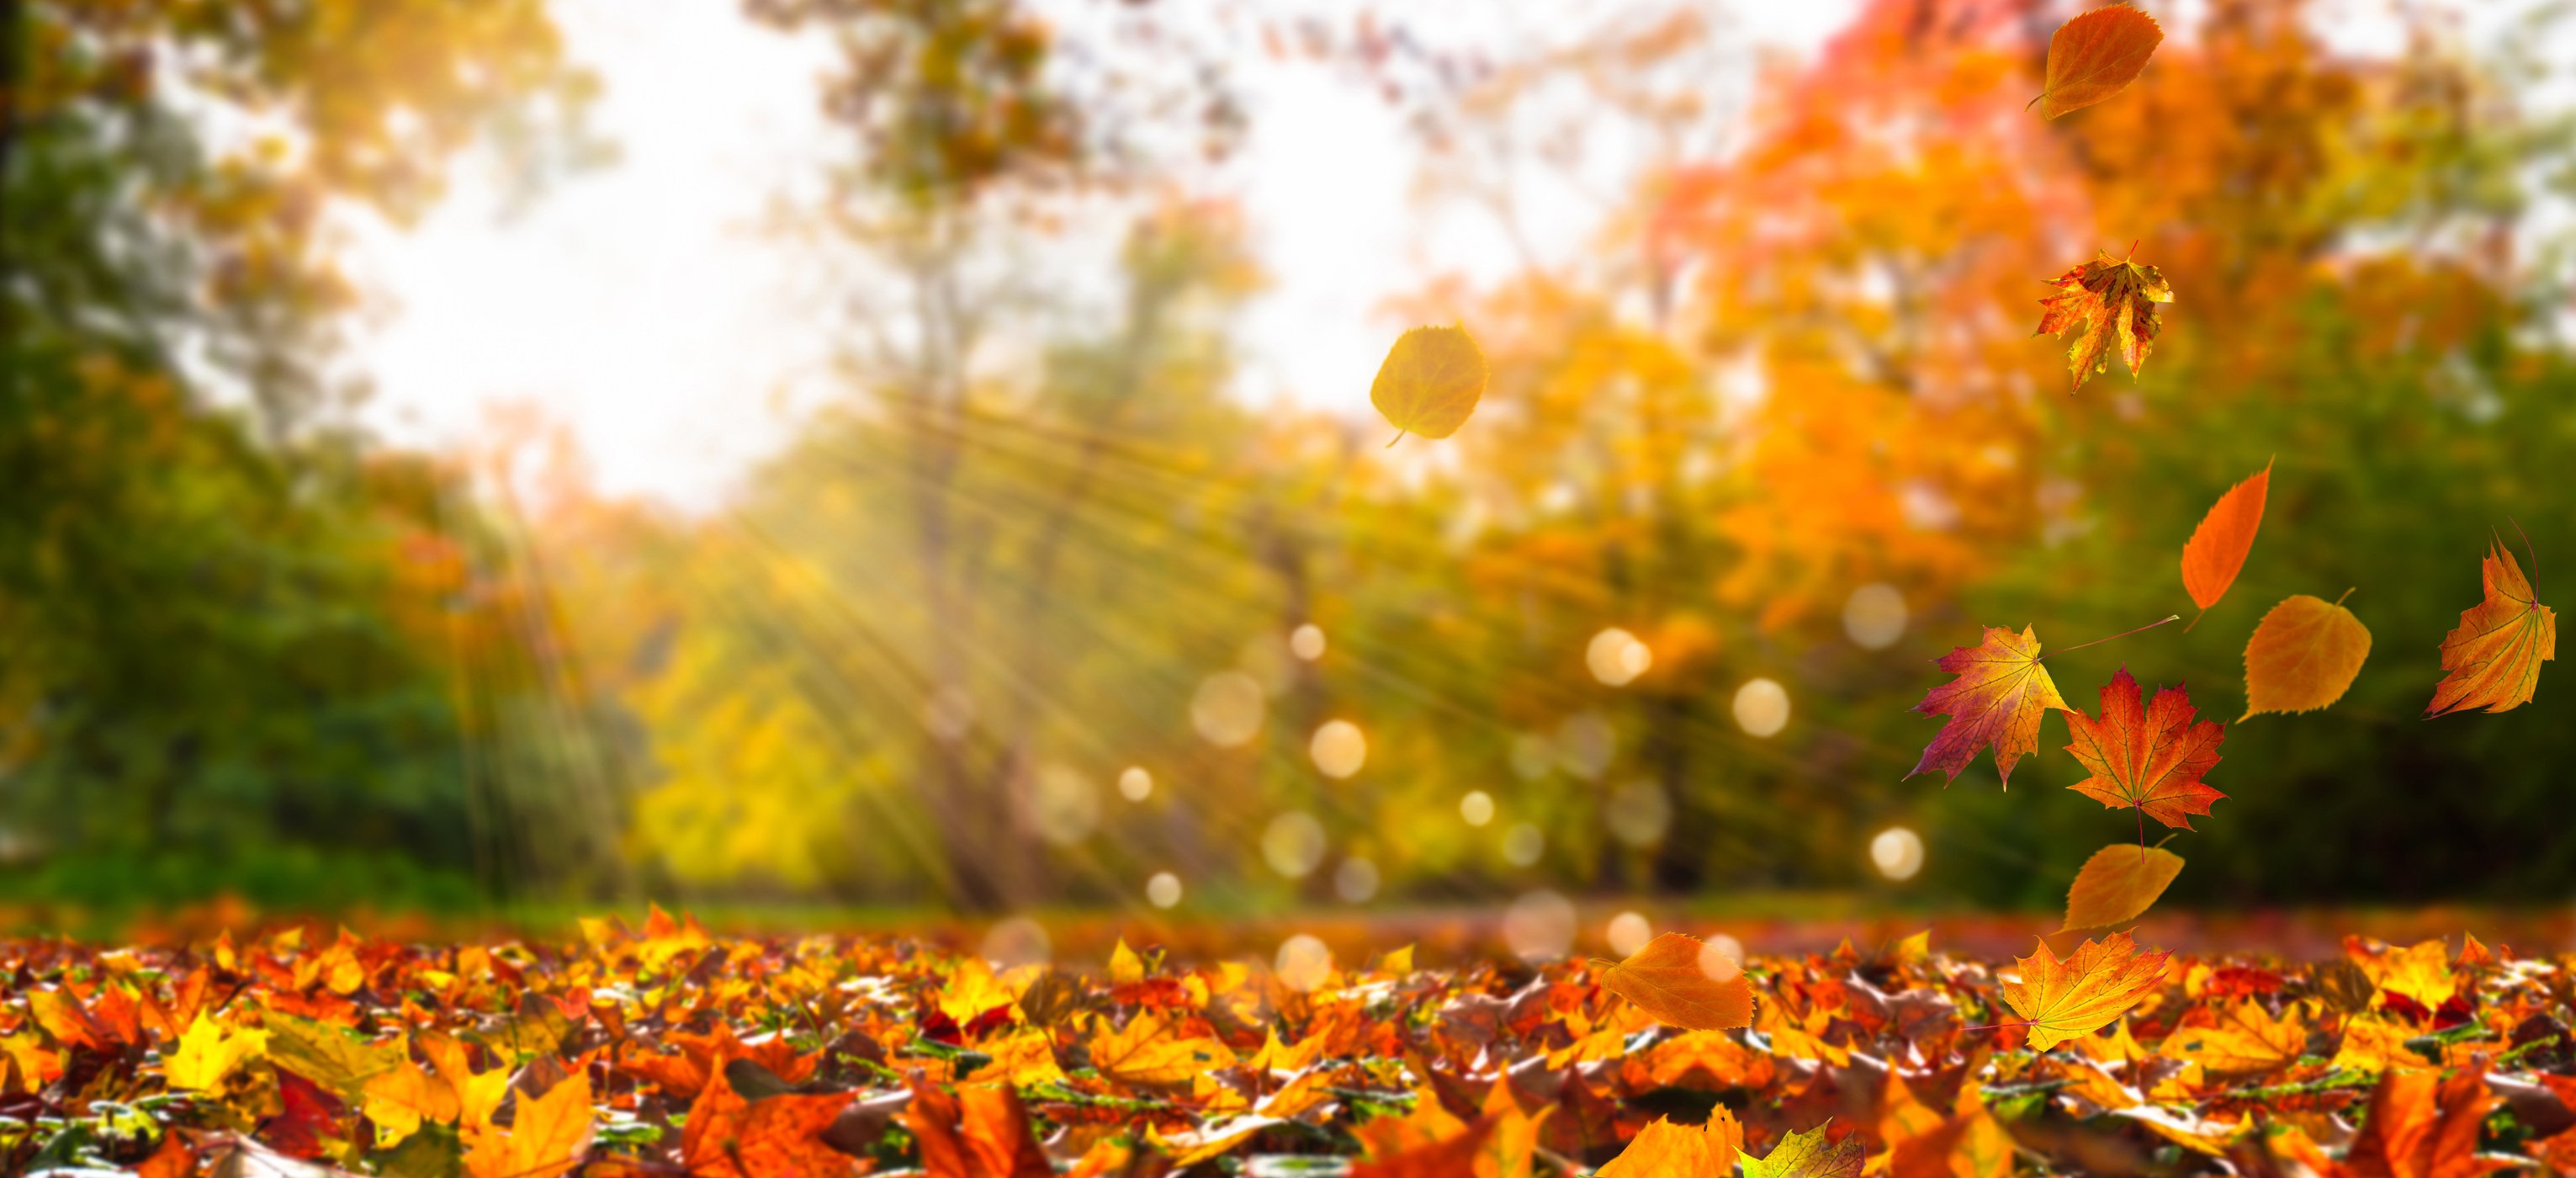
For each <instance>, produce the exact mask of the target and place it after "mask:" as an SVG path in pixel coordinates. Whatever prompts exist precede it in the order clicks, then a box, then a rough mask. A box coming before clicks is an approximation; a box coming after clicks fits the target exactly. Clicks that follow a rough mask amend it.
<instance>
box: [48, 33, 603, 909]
mask: <svg viewBox="0 0 2576 1178" xmlns="http://www.w3.org/2000/svg"><path fill="white" fill-rule="evenodd" d="M0 49H5V53H0V78H5V81H6V91H5V101H0V502H5V503H7V505H8V508H7V510H6V511H5V512H0V790H5V792H6V795H7V796H8V797H9V799H10V805H9V812H10V817H9V820H8V821H9V825H10V829H9V836H10V837H9V842H8V846H9V848H10V849H11V851H12V853H13V854H15V855H16V856H18V857H20V858H27V857H31V856H35V857H41V860H42V862H43V864H44V866H43V872H42V875H41V877H40V878H38V879H36V880H35V881H33V882H32V883H31V884H29V886H32V887H35V888H37V889H40V890H46V891H51V892H55V893H65V892H68V893H73V894H80V895H91V896H96V897H99V898H128V897H134V896H155V897H159V898H165V899H167V898H177V897H179V896H185V895H195V894H201V893H202V892H204V891H205V890H208V889H210V888H212V887H218V886H222V887H233V888H242V889H247V890H250V891H251V892H253V893H254V894H256V895H257V896H259V897H260V898H262V899H267V900H277V901H288V900H294V901H310V900H312V899H314V898H316V897H318V896H323V895H338V896H347V895H364V894H405V895H410V896H413V897H415V898H420V899H434V900H444V901H449V902H454V901H457V900H459V899H462V898H464V897H465V896H466V895H468V894H470V891H471V888H472V876H471V874H470V873H471V869H472V865H473V863H474V860H475V858H476V854H475V847H474V845H473V838H472V835H471V833H470V830H469V826H468V824H467V820H466V818H467V814H468V812H469V805H468V799H467V798H466V796H465V793H464V790H465V780H466V778H465V773H464V766H463V765H461V764H460V762H459V757H458V749H459V748H460V744H461V738H462V737H463V736H464V732H463V731H462V730H461V729H460V726H459V718H458V716H457V714H456V711H455V701H454V700H453V698H452V694H451V693H452V687H453V683H454V678H453V673H454V672H455V670H456V669H455V668H454V667H452V666H451V665H450V664H449V661H448V659H449V656H450V654H451V653H453V652H452V651H451V649H450V648H449V647H448V645H447V644H446V642H445V641H444V640H445V639H446V638H447V637H449V636H450V635H448V634H446V633H445V631H446V630H447V627H446V626H445V625H443V624H441V623H440V622H438V621H434V620H431V619H438V618H443V617H448V616H463V615H469V614H471V613H472V612H473V609H474V606H473V605H472V603H471V602H470V601H468V600H466V597H467V595H468V592H469V591H468V583H469V582H471V581H472V579H473V578H474V576H475V575H476V574H475V573H474V572H473V571H472V570H473V569H474V567H475V564H474V558H475V557H476V556H477V555H478V554H480V555H489V554H490V552H491V551H492V549H491V545H490V543H489V542H488V539H489V538H488V537H482V538H478V536H477V531H478V525H477V524H476V523H475V521H474V519H473V518H472V516H473V511H472V508H471V507H470V506H468V505H467V502H466V500H465V498H464V496H463V495H462V493H461V492H462V485H461V484H460V483H459V481H458V479H457V477H456V475H455V474H454V472H451V471H447V470H443V469H441V468H439V467H437V466H435V465H433V464H430V463H427V462H424V461H421V460H418V459H414V458H407V457H403V456H398V455H370V454H369V453H368V452H367V451H366V450H365V448H364V447H363V445H362V439H360V438H359V437H358V436H357V435H356V434H355V433H354V432H353V431H352V430H351V429H350V428H349V427H348V425H347V424H346V419H345V417H344V416H342V415H341V414H340V413H339V412H338V411H337V406H338V405H339V404H340V403H342V402H343V401H344V400H345V398H346V397H347V396H349V395H351V394H352V393H353V392H354V390H347V389H337V388H334V386H333V378H332V377H331V376H330V375H329V373H330V371H331V365H332V362H333V348H332V343H333V340H334V337H335V333H336V331H337V328H338V324H339V322H340V319H341V316H342V315H343V314H344V313H345V312H347V311H348V310H350V309H351V308H353V307H354V306H355V305H356V303H357V301H358V292H357V291H356V290H355V289H354V288H353V287H352V286H351V285H350V283H349V282H348V281H347V280H346V279H345V278H344V277H343V276H342V275H341V274H340V273H339V271H338V269H337V268H336V265H335V255H334V251H333V236H332V233H331V230H330V226H331V224H332V217H333V215H334V210H335V208H339V207H343V206H358V207H364V208H368V209H372V210H374V211H376V212H378V213H381V214H383V215H386V216H390V217H392V218H394V219H396V220H402V219H406V218H408V217H411V216H413V215H416V214H417V213H418V212H419V211H420V210H421V209H423V208H424V207H425V206H426V204H427V203H428V202H429V201H430V200H432V199H434V198H435V196H436V195H437V192H438V187H439V176H440V169H441V167H442V165H443V164H444V162H445V161H446V160H447V159H448V158H449V157H450V156H452V155H454V154H455V153H456V152H457V151H458V150H459V149H461V148H462V147H464V146H465V145H466V144H468V143H469V142H477V141H479V142H490V143H496V144H499V145H501V147H502V148H503V152H504V155H505V156H507V157H509V158H510V159H511V160H512V161H514V162H515V163H517V164H520V165H525V167H524V168H523V169H522V171H523V172H536V171H542V170H544V168H545V167H546V166H549V165H550V163H559V162H563V161H564V160H565V159H567V158H569V157H567V156H565V155H564V154H563V150H562V149H561V145H565V144H574V143H578V142H580V140H579V139H578V137H577V136H573V137H567V136H565V135H563V134H560V133H559V131H558V130H548V129H547V128H549V127H553V128H558V129H560V128H565V127H569V126H572V125H573V124H572V123H571V120H573V119H574V118H575V117H576V116H577V113H578V108H579V106H580V105H581V102H582V101H583V99H584V98H585V96H586V94H587V82H586V81H585V80H584V79H583V78H582V76H581V75H579V74H578V73H577V72H574V71H571V70H569V69H568V68H567V67H566V66H565V64H564V63H563V61H562V58H561V53H560V46H559V45H558V44H557V42H556V38H555V34H554V30H553V27H552V25H551V24H550V23H549V22H548V20H547V18H546V16H545V14H544V9H543V5H542V4H541V3H539V2H537V0H407V2H404V3H399V4H390V5H355V4H342V3H330V4H317V5H263V4H251V5H244V4H230V3H199V2H194V0H167V2H161V0H131V2H116V3H95V2H82V3H56V2H50V0H9V2H8V3H6V4H5V5H0ZM433 630H434V631H438V632H439V633H436V634H431V633H429V631H433ZM388 850H400V851H401V852H404V853H403V854H399V855H394V856H387V855H385V854H384V853H383V852H385V851H388Z"/></svg>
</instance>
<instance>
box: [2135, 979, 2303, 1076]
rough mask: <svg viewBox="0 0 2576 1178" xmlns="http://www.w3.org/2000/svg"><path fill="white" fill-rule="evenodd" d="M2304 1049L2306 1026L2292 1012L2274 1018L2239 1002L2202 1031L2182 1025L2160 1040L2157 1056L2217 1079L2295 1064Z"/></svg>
mask: <svg viewBox="0 0 2576 1178" xmlns="http://www.w3.org/2000/svg"><path fill="white" fill-rule="evenodd" d="M2307 1049H2308V1028H2307V1024H2305V1023H2303V1022H2300V1021H2299V1017H2298V1009H2297V1007H2296V1006H2292V1007H2291V1008H2289V1009H2287V1010H2285V1011H2283V1012H2282V1013H2281V1014H2280V1015H2279V1016H2278V1017H2275V1016H2274V1015H2273V1014H2272V1012H2271V1011H2270V1010H2269V1009H2267V1008H2266V1007H2265V1006H2264V1005H2263V1004H2262V1003H2261V1002H2258V1001H2255V1000H2253V999H2250V998H2249V999H2245V1000H2243V1001H2240V1002H2237V1003H2236V1004H2235V1005H2233V1006H2229V1007H2225V1008H2223V1009H2220V1010H2218V1011H2216V1012H2215V1014H2214V1017H2213V1018H2212V1019H2211V1021H2210V1023H2209V1024H2208V1025H2206V1026H2201V1025H2185V1026H2180V1027H2176V1028H2174V1031H2173V1033H2172V1034H2170V1035H2167V1036H2165V1041H2164V1045H2163V1046H2162V1047H2161V1048H2160V1049H2159V1054H2162V1055H2164V1056H2166V1057H2168V1058H2172V1059H2179V1060H2182V1061H2183V1062H2185V1063H2196V1064H2199V1065H2200V1066H2201V1068H2202V1069H2203V1070H2205V1071H2209V1072H2215V1073H2218V1074H2221V1075H2237V1076H2241V1075H2259V1074H2261V1073H2265V1072H2275V1071H2279V1070H2281V1069H2282V1068H2286V1067H2288V1066H2290V1065H2291V1064H2294V1063H2297V1062H2299V1057H2300V1056H2302V1055H2304V1054H2306V1053H2307Z"/></svg>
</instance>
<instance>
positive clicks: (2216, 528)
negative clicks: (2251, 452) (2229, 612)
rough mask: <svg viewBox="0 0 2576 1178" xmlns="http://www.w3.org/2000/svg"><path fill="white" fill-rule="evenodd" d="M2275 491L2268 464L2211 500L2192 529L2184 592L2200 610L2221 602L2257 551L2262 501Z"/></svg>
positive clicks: (2185, 553) (2184, 556)
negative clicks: (2254, 551) (2212, 501)
mask: <svg viewBox="0 0 2576 1178" xmlns="http://www.w3.org/2000/svg"><path fill="white" fill-rule="evenodd" d="M2271 491H2272V465H2271V464H2270V463H2268V462H2267V463H2265V464H2263V469H2261V470H2258V471H2255V472H2254V473H2253V474H2252V475H2251V476H2249V477H2247V478H2246V480H2245V481H2244V482H2241V483H2238V484H2236V485H2235V486H2233V487H2229V488H2228V489H2227V493H2226V494H2224V495H2221V496H2219V497H2218V502H2216V503H2213V504H2210V505H2209V513H2208V514H2206V515H2203V516H2201V517H2200V526H2199V527H2197V528H2193V529H2192V530H2191V539H2189V540H2187V541H2184V542H2183V546H2182V587H2183V591H2184V592H2187V593H2189V594H2191V601H2192V604H2194V605H2197V606H2199V607H2200V609H2201V612H2203V613H2207V612H2209V607H2211V606H2213V605H2216V604H2218V599H2219V598H2221V597H2224V596H2226V595H2227V587H2228V586H2230V585H2233V584H2235V583H2236V574H2237V573H2239V572H2241V571H2243V570H2244V568H2245V556H2246V554H2247V553H2249V552H2252V551H2253V550H2254V533H2255V532H2256V531H2258V530H2260V529H2261V528H2262V526H2263V501H2264V499H2265V498H2266V497H2267V496H2269V495H2270V494H2271Z"/></svg>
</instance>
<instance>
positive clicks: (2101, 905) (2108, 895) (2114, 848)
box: [2057, 843, 2182, 933]
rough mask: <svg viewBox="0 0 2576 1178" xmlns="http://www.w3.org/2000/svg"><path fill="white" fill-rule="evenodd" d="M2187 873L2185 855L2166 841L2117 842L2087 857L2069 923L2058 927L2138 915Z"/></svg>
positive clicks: (2069, 895) (2071, 893) (2069, 903)
mask: <svg viewBox="0 0 2576 1178" xmlns="http://www.w3.org/2000/svg"><path fill="white" fill-rule="evenodd" d="M2180 874H2182V856H2180V855H2177V854H2174V853H2173V852H2171V851H2168V850H2166V849H2164V848H2163V847H2136V846H2131V845H2130V844H2128V843H2113V844H2111V845H2110V846H2107V847H2104V848H2102V849H2101V850H2099V851H2095V852H2093V857H2092V858H2090V859H2087V860H2085V861H2084V869H2083V870H2081V871H2078V872H2076V873H2075V886H2073V887H2071V888H2068V889H2066V923H2065V924H2063V925H2060V926H2058V929H2057V931H2059V932H2061V933H2062V932H2067V931H2069V930H2072V929H2080V928H2106V927H2108V926H2111V925H2115V924H2122V923H2125V922H2127V921H2131V920H2135V919H2137V918H2138V915H2139V914H2140V913H2143V912H2145V911H2146V910H2147V909H2148V908H2149V907H2151V906H2153V905H2154V904H2155V902H2156V897H2158V896H2161V895H2164V894H2165V887H2166V886H2167V885H2169V884H2171V883H2173V881H2174V877H2175V876H2177V875H2180Z"/></svg>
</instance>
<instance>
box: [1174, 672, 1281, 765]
mask: <svg viewBox="0 0 2576 1178" xmlns="http://www.w3.org/2000/svg"><path fill="white" fill-rule="evenodd" d="M1268 709H1269V698H1268V697H1267V696H1265V695H1263V694H1262V691H1261V681H1260V680H1258V679H1255V678H1253V677H1252V676H1250V675H1247V674H1245V673H1243V672H1241V671H1219V672H1217V673H1216V674H1213V675H1210V676H1208V677H1207V678H1206V679H1203V680H1201V681H1200V682H1199V689H1198V692H1197V693H1196V694H1194V695H1192V696H1191V697H1190V725H1191V726H1192V727H1194V728H1197V729H1198V730H1199V735H1200V736H1202V737H1205V738H1206V739H1207V742H1208V743H1209V744H1213V745H1216V746H1217V747H1219V748H1234V747H1236V746H1238V745H1241V744H1243V743H1244V742H1246V741H1248V740H1251V739H1252V738H1253V737H1254V736H1256V735H1258V734H1259V733H1260V732H1261V717H1262V713H1263V712H1265V711H1267V710H1268Z"/></svg>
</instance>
